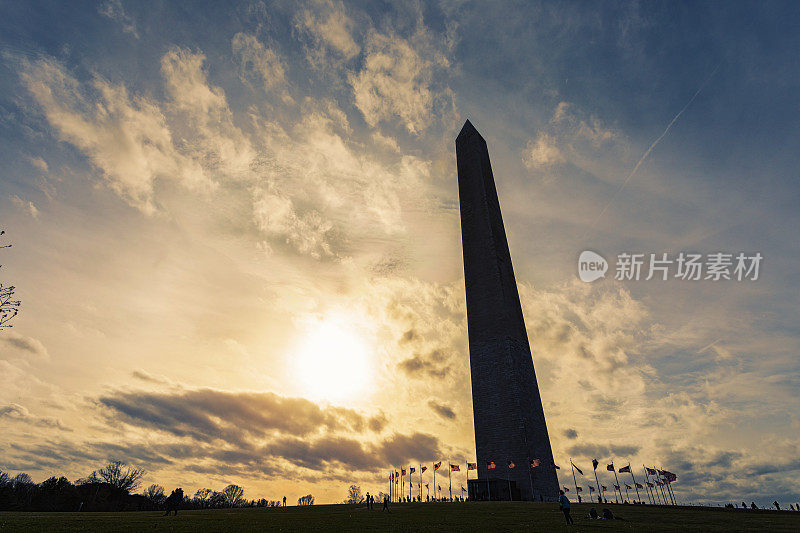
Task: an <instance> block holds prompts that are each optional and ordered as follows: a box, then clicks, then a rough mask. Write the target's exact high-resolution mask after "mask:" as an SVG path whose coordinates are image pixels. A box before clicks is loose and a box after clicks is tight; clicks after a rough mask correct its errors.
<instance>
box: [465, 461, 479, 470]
mask: <svg viewBox="0 0 800 533" xmlns="http://www.w3.org/2000/svg"><path fill="white" fill-rule="evenodd" d="M477 469H478V463H467V470H477Z"/></svg>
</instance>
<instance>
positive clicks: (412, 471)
mask: <svg viewBox="0 0 800 533" xmlns="http://www.w3.org/2000/svg"><path fill="white" fill-rule="evenodd" d="M416 471H417V469H416V468H414V467H413V466H412V467H411V469H410V470H409V472H410V473H412V474H413V473H414V472H416Z"/></svg>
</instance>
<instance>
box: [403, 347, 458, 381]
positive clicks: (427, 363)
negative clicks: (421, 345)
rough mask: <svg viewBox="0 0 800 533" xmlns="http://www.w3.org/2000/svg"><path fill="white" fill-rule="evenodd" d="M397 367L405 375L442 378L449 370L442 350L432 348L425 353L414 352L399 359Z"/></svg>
mask: <svg viewBox="0 0 800 533" xmlns="http://www.w3.org/2000/svg"><path fill="white" fill-rule="evenodd" d="M397 367H398V368H399V369H400V370H401V371H403V372H404V373H405V374H406V375H408V376H411V377H414V378H422V377H425V376H426V375H427V376H430V377H432V378H439V379H442V378H444V377H445V376H447V374H448V373H449V372H450V367H449V366H448V365H447V364H446V355H445V353H444V352H443V351H442V350H432V351H431V352H430V353H428V354H427V355H424V356H423V355H420V354H415V355H414V356H413V357H410V358H408V359H405V360H403V361H401V362H400V363H399V364H398V365H397Z"/></svg>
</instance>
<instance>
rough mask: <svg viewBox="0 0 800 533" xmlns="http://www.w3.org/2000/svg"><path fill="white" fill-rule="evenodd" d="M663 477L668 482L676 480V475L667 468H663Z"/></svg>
mask: <svg viewBox="0 0 800 533" xmlns="http://www.w3.org/2000/svg"><path fill="white" fill-rule="evenodd" d="M664 477H665V478H667V481H669V482H670V483H672V482H674V481H677V480H678V476H676V475H675V474H673V473H672V472H670V471H669V470H664Z"/></svg>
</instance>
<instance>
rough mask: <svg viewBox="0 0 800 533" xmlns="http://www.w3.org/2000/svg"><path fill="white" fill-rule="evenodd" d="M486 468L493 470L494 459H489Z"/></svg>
mask: <svg viewBox="0 0 800 533" xmlns="http://www.w3.org/2000/svg"><path fill="white" fill-rule="evenodd" d="M486 468H488V469H489V470H493V469H494V468H495V464H494V461H489V462H488V463H486Z"/></svg>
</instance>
